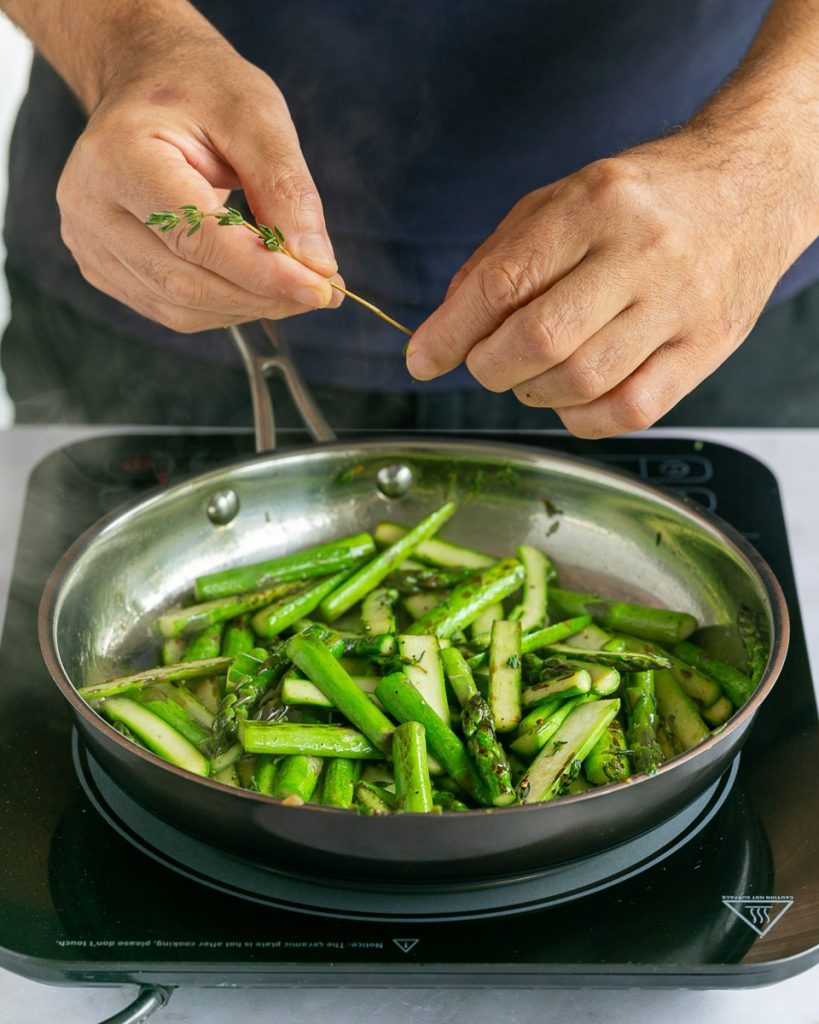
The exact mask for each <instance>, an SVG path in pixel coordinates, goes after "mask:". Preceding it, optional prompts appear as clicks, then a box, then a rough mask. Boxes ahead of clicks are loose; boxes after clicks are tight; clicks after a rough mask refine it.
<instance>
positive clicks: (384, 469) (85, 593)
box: [39, 333, 788, 879]
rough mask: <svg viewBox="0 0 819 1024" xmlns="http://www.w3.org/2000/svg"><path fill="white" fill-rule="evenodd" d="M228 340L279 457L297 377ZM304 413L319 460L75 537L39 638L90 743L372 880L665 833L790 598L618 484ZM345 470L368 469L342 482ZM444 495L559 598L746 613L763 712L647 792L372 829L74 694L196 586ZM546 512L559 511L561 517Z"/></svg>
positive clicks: (256, 854) (531, 456) (152, 804)
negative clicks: (160, 742)
mask: <svg viewBox="0 0 819 1024" xmlns="http://www.w3.org/2000/svg"><path fill="white" fill-rule="evenodd" d="M237 342H238V343H239V345H240V349H241V351H242V353H243V357H244V358H245V361H246V365H247V367H248V370H249V372H250V375H251V380H252V382H253V396H254V409H255V418H256V426H257V431H258V443H259V445H260V446H261V447H262V448H264V447H268V446H271V444H272V440H273V416H272V409H271V408H270V401H269V397H268V395H267V392H266V388H265V385H264V380H263V378H264V376H265V374H267V373H269V372H272V371H273V370H274V369H278V370H282V371H283V372H284V373H285V375H286V376H289V377H290V378H291V384H293V382H294V371H293V369H292V366H291V364H290V363H289V361H288V359H287V356H286V353H283V352H281V351H280V350H276V349H274V348H272V347H271V346H270V344H269V343H268V342H265V341H263V340H261V339H260V338H259V337H257V336H253V335H252V334H250V333H245V334H244V336H243V335H242V334H239V335H238V337H237ZM295 398H296V401H297V404H299V406H300V407H301V409H302V411H303V413H305V414H306V417H307V421H308V423H309V424H310V426H311V430H312V432H313V434H314V436H317V437H318V438H321V439H322V440H323V441H324V443H321V444H318V445H316V446H315V447H311V448H308V449H304V450H298V451H286V452H282V453H279V454H274V453H270V452H265V453H263V454H260V455H258V456H256V457H254V458H251V459H248V460H245V461H243V462H240V463H235V464H232V465H229V466H226V467H225V468H222V469H217V470H214V471H211V472H208V473H205V474H202V475H200V476H197V477H195V478H193V479H191V480H188V481H186V482H182V483H179V484H177V485H175V486H173V487H170V488H167V489H164V490H160V491H157V492H155V493H154V494H152V495H151V496H149V497H147V498H143V499H141V500H140V501H138V502H136V503H132V504H130V505H128V506H125V507H124V508H122V509H120V510H118V511H116V512H114V513H113V514H111V515H109V516H107V517H106V518H104V519H103V520H101V521H100V522H99V523H97V524H96V525H95V526H94V527H92V528H91V529H90V530H89V531H87V532H86V533H85V534H83V536H81V537H80V538H79V539H78V540H77V541H76V542H75V543H74V544H73V545H72V547H71V548H70V549H69V550H68V551H67V552H66V554H65V555H64V556H63V558H62V559H61V561H60V563H59V564H58V565H57V567H56V568H55V570H54V572H53V574H52V575H51V577H50V579H49V581H48V585H47V587H46V590H45V593H44V595H43V599H42V603H41V607H40V620H39V628H40V641H41V646H42V650H43V654H44V657H45V660H46V662H47V664H48V668H49V671H50V672H51V675H52V676H53V678H54V680H55V682H56V684H57V686H58V687H59V688H60V690H61V691H62V693H63V695H64V696H65V698H66V699H67V700H68V701H69V703H70V704H71V707H72V709H73V711H74V714H75V716H76V721H77V727H78V729H79V730H80V732H81V734H82V736H83V738H84V740H85V741H86V743H87V744H88V745H89V747H90V748H91V749H92V751H93V752H94V754H95V755H96V757H97V758H98V759H99V761H100V762H101V763H102V764H103V765H104V766H105V768H106V770H107V771H108V772H110V774H111V775H112V776H113V777H114V778H115V779H116V781H117V782H118V783H119V784H120V785H121V786H123V787H125V789H126V790H127V791H128V792H130V793H131V794H132V795H133V796H134V797H135V798H136V799H137V800H138V801H140V802H141V803H142V804H144V805H145V806H146V807H148V808H149V809H150V810H152V811H153V812H154V813H156V814H157V815H159V816H161V817H162V818H164V819H166V820H168V821H170V822H172V823H174V824H176V825H178V826H180V827H181V828H183V829H185V830H187V831H189V832H191V833H194V834H196V835H198V836H202V837H205V838H206V839H208V840H210V841H211V842H213V843H215V844H217V845H219V846H222V847H226V848H228V849H230V850H233V851H238V852H240V853H242V854H243V855H246V856H249V857H252V858H254V859H256V860H258V861H262V862H267V863H271V864H277V865H290V866H293V867H297V868H299V869H302V870H303V869H307V870H311V871H316V872H324V873H327V874H329V875H346V876H354V877H355V876H358V877H363V878H368V879H375V878H378V877H392V878H396V877H404V878H421V877H427V878H445V877H458V878H461V879H463V878H477V877H487V876H494V875H504V874H511V873H518V872H522V871H530V870H536V869H538V868H542V867H544V866H546V865H549V864H554V863H557V862H563V861H566V860H569V859H572V858H576V857H580V856H584V855H587V854H590V853H592V852H595V851H599V850H603V849H605V848H607V847H610V846H613V845H615V844H617V843H619V842H622V841H624V840H626V839H628V838H631V837H633V836H635V835H638V834H640V833H642V832H644V831H646V830H648V829H650V828H652V827H653V826H655V825H657V824H659V823H660V822H662V821H664V820H666V819H667V818H669V817H670V816H671V815H673V814H674V813H675V812H677V811H678V810H680V809H681V808H682V807H684V806H686V805H687V804H689V803H690V802H691V801H692V800H694V799H695V798H696V797H697V795H698V794H700V793H701V792H702V791H703V790H704V789H705V788H706V787H707V786H709V785H710V784H711V783H712V782H713V781H715V780H716V779H717V778H718V777H719V776H720V774H721V773H722V772H723V771H725V769H726V767H727V766H728V764H729V763H730V762H731V760H732V759H733V758H734V757H735V756H736V754H737V752H738V751H739V748H740V746H741V744H742V743H743V741H744V739H745V738H746V736H747V734H748V730H749V729H750V727H751V724H752V722H753V719H754V716H755V715H756V713H757V711H758V710H759V707H760V704H761V703H762V701H763V700H764V699H765V697H766V696H767V694H768V693H769V691H770V689H771V687H772V686H773V684H774V682H775V680H776V678H777V676H778V674H779V671H780V669H781V666H782V663H783V660H784V657H785V652H786V649H787V642H788V615H787V609H786V607H785V604H784V600H783V596H782V592H781V590H780V587H779V585H778V583H777V581H776V579H775V578H774V577H773V574H772V573H771V571H770V569H769V568H768V566H767V565H766V564H765V562H764V561H763V560H762V558H761V557H760V556H759V554H758V553H757V552H756V551H755V550H754V549H753V548H752V547H751V546H750V545H749V544H748V543H747V542H746V541H745V540H744V539H743V538H742V537H741V536H740V535H739V534H737V533H736V532H735V531H734V530H733V529H732V528H731V527H730V526H728V525H727V524H726V523H724V522H722V521H720V520H719V519H717V518H716V517H715V516H713V515H710V514H708V513H706V512H704V511H703V510H702V509H700V508H699V507H695V506H694V505H692V504H689V503H687V502H685V501H682V500H680V499H679V498H676V497H673V496H670V495H668V494H666V493H664V492H662V491H660V490H657V489H654V488H652V487H649V486H647V485H645V484H643V483H640V482H638V481H636V480H634V479H632V478H631V477H628V476H626V475H624V474H621V473H618V472H613V471H611V470H608V469H603V468H600V467H599V466H597V465H595V464H593V463H589V462H584V461H582V460H578V459H572V458H568V457H565V456H562V455H556V454H552V453H550V452H548V451H545V450H541V449H535V448H525V447H517V446H512V445H505V444H486V443H483V442H480V443H478V442H467V441H460V440H456V439H453V440H451V441H450V440H446V441H441V440H433V441H426V440H414V439H411V438H410V439H400V440H363V441H360V442H356V443H342V442H332V441H328V438H329V437H330V436H331V432H330V431H329V428H328V427H327V424H326V423H325V422H324V421H323V419H322V417H321V416H320V414H319V413H318V410H316V409H315V407H314V406H313V405H312V403H311V400H310V397H309V394H308V393H307V391H306V389H304V388H303V386H302V385H301V383H300V382H299V381H298V379H297V378H296V379H295ZM477 400H479V399H477ZM352 466H360V467H361V469H360V471H358V472H357V473H356V474H353V475H349V474H347V475H344V470H347V469H349V468H350V467H352ZM342 479H343V480H346V481H347V482H341V480H342ZM453 497H454V498H455V499H456V500H458V501H459V502H460V506H461V507H460V510H459V511H458V513H457V515H456V517H455V519H454V520H453V521H452V522H451V524H449V526H448V527H447V529H446V531H445V532H444V534H443V536H449V537H452V538H454V539H457V540H460V541H461V542H463V543H466V544H469V545H472V546H474V547H476V548H480V549H483V550H486V551H489V552H493V553H495V554H497V555H501V554H508V553H510V552H513V551H514V549H515V547H516V546H517V545H518V544H520V543H522V542H526V543H529V544H534V545H542V546H545V547H546V549H547V550H548V551H549V552H550V554H552V555H553V556H554V559H555V562H556V564H557V566H558V569H559V570H560V574H561V579H562V580H563V581H564V583H565V585H567V586H570V587H576V588H578V589H592V590H593V589H598V588H599V590H600V591H601V592H604V593H607V594H612V595H615V596H619V597H622V598H625V599H638V600H643V601H657V602H659V603H662V604H665V605H668V606H670V607H673V608H679V609H683V610H686V611H690V612H692V613H693V614H694V615H696V616H697V618H698V619H699V620H700V622H702V623H705V624H730V623H733V622H734V621H735V619H736V614H737V611H738V609H739V608H740V606H741V605H747V606H748V607H750V608H751V609H752V610H754V611H756V612H759V613H761V614H762V615H763V617H764V618H765V620H766V621H767V623H768V625H769V628H770V633H771V637H772V641H771V650H770V657H769V661H768V666H767V669H766V672H765V675H764V677H763V679H762V681H761V683H760V685H759V687H758V689H757V691H756V693H755V694H754V696H753V698H752V699H751V700H750V701H749V702H748V703H747V704H746V705H745V707H743V708H742V709H741V710H740V711H739V712H738V713H737V714H736V715H735V716H734V718H733V719H732V720H731V721H730V722H729V723H728V725H727V726H726V727H725V728H724V729H723V730H722V731H721V732H719V733H718V734H717V735H713V736H711V738H709V739H708V740H707V741H706V742H705V743H703V744H701V745H700V746H699V747H697V748H695V749H694V750H691V751H689V752H687V753H686V754H684V755H682V756H680V757H678V758H676V759H674V761H673V762H671V763H670V764H669V765H668V766H667V767H665V768H663V769H662V770H661V771H660V772H659V773H658V774H657V775H655V776H654V777H652V778H645V777H639V778H637V779H635V780H634V781H632V782H628V783H620V784H617V785H613V786H608V787H606V788H605V789H600V790H592V791H589V792H587V793H583V794H580V795H576V796H571V797H567V798H563V799H561V800H558V801H555V802H552V803H547V804H543V805H533V806H526V807H512V808H507V809H503V810H494V811H493V812H492V813H486V812H484V811H472V812H468V813H460V814H451V815H441V816H417V815H396V816H390V817H386V818H367V817H361V816H357V815H355V814H352V813H349V812H345V811H339V810H335V809H331V808H323V807H318V806H312V805H308V806H306V807H299V808H294V807H287V806H282V805H281V804H279V803H278V802H277V801H274V800H271V799H269V798H266V797H263V796H260V795H258V794H255V793H251V792H246V791H241V790H236V789H235V788H231V787H229V786H226V785H223V784H222V783H219V782H216V781H213V780H210V779H200V778H198V777H194V776H192V775H189V774H187V773H186V772H183V771H181V770H179V769H177V768H175V767H173V766H171V765H169V764H167V763H166V762H165V761H163V760H161V759H160V758H158V757H156V756H154V755H153V754H151V753H149V752H146V751H144V750H141V749H138V748H136V747H134V746H133V745H131V744H130V743H128V742H127V741H126V740H124V739H123V738H122V736H120V735H119V734H118V733H117V732H116V731H115V730H114V729H112V728H111V727H110V725H108V724H107V723H106V722H105V721H103V720H102V719H101V718H100V717H99V716H98V715H97V714H96V713H95V712H94V711H92V710H91V709H90V708H89V707H88V706H87V705H86V704H85V703H84V702H83V701H82V700H81V699H80V697H79V696H78V695H77V693H76V690H75V686H81V685H86V684H89V683H93V682H96V681H100V680H102V679H104V678H106V677H107V676H110V675H112V674H114V673H115V672H116V671H117V670H118V668H119V667H120V666H121V659H122V657H123V655H124V654H128V653H131V652H133V651H134V650H138V649H140V648H143V647H145V646H146V645H148V644H150V643H151V642H152V640H153V641H154V642H155V640H156V638H155V636H154V634H153V623H154V620H155V619H156V616H157V614H158V613H159V612H160V611H161V610H162V609H164V608H165V607H167V606H168V605H170V604H172V603H173V602H175V601H176V600H177V599H178V598H179V597H180V595H181V594H183V593H184V592H185V591H186V590H187V589H188V588H189V587H190V586H191V583H192V581H193V578H194V577H195V576H197V575H200V574H203V573H207V572H212V571H216V570H218V569H221V568H224V567H227V566H229V565H234V564H238V563H242V562H250V561H255V560H259V559H262V558H268V557H272V556H275V555H276V554H279V553H282V552H286V551H290V550H293V549H295V548H299V547H304V546H307V545H310V544H313V543H316V542H318V541H319V540H324V539H327V538H330V537H334V536H341V535H344V534H348V533H353V532H357V531H359V530H363V529H368V528H371V527H373V526H374V525H375V524H376V523H377V522H378V521H379V520H381V519H385V518H386V519H395V520H399V521H406V522H412V521H414V520H417V519H418V518H420V517H421V516H423V515H424V514H426V513H427V512H429V511H431V510H432V509H433V508H434V507H435V506H437V505H439V504H440V503H441V502H442V501H443V500H445V499H449V498H453ZM544 498H548V500H549V501H548V503H546V502H544ZM547 504H548V505H550V508H547ZM554 508H557V509H559V510H560V513H559V514H557V515H555V514H551V515H550V509H552V510H553V509H554ZM555 523H557V524H558V528H557V530H555V531H554V532H553V533H552V534H551V535H550V533H549V531H550V528H551V529H553V527H554V524H555Z"/></svg>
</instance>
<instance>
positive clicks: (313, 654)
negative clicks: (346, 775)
mask: <svg viewBox="0 0 819 1024" xmlns="http://www.w3.org/2000/svg"><path fill="white" fill-rule="evenodd" d="M287 654H288V656H289V657H290V659H291V660H292V661H293V662H294V663H295V664H296V665H297V666H298V667H299V668H300V669H301V670H302V672H304V674H305V675H306V676H307V678H308V679H310V680H311V681H312V682H314V683H315V684H316V686H317V687H318V688H319V689H320V690H321V691H322V693H324V694H325V696H327V697H329V699H330V700H331V701H332V702H333V704H334V705H335V706H336V707H337V708H338V710H339V711H340V712H341V713H342V715H344V717H345V718H347V719H348V720H349V721H350V722H352V724H353V725H354V726H355V727H356V728H357V729H360V730H361V731H362V732H363V733H364V735H365V736H367V737H368V738H369V739H370V740H371V741H372V743H373V744H374V745H375V746H376V747H378V749H379V750H381V751H383V752H384V753H385V754H387V755H388V756H389V754H390V751H391V747H392V736H393V732H394V730H395V727H394V726H393V724H392V722H390V720H389V719H388V718H387V717H386V716H385V715H384V714H383V712H381V711H379V709H378V708H377V707H376V706H375V705H374V704H373V702H372V701H371V700H370V699H369V697H368V696H367V695H366V694H364V693H362V692H361V690H360V689H359V688H358V687H357V686H356V684H355V683H354V682H353V680H352V679H351V678H350V676H349V675H348V674H347V673H346V672H345V671H344V669H343V668H342V667H341V665H339V663H338V661H337V660H336V659H335V658H334V657H333V655H332V653H331V652H330V651H329V650H328V649H327V647H326V646H325V645H324V644H323V643H322V642H321V641H320V640H317V639H316V638H315V637H311V636H306V635H304V634H299V635H298V636H294V637H292V638H291V639H290V640H289V641H288V642H287ZM377 693H378V690H376V694H377ZM380 699H381V698H380V696H379V700H380ZM382 703H383V701H382Z"/></svg>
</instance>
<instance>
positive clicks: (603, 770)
mask: <svg viewBox="0 0 819 1024" xmlns="http://www.w3.org/2000/svg"><path fill="white" fill-rule="evenodd" d="M583 772H584V773H585V776H586V778H587V779H588V780H589V782H591V783H594V785H596V786H605V785H607V784H608V783H609V782H623V781H624V780H625V779H628V778H629V777H630V776H631V766H630V764H629V761H628V756H627V754H626V737H625V733H624V732H623V727H622V725H621V724H620V720H619V719H617V718H614V719H612V721H611V722H609V727H608V729H607V730H606V731H605V732H604V733H603V734H602V736H601V737H600V739H599V740H598V741H597V743H595V745H594V746H593V747H592V749H591V751H590V752H589V756H588V757H587V758H586V760H585V761H584V762H583Z"/></svg>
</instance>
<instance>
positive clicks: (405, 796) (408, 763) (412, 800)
mask: <svg viewBox="0 0 819 1024" xmlns="http://www.w3.org/2000/svg"><path fill="white" fill-rule="evenodd" d="M392 762H393V768H394V770H395V795H396V810H397V811H406V812H411V813H419V814H428V813H429V812H430V811H431V810H432V785H431V783H430V781H429V765H428V763H427V744H426V733H425V730H424V727H423V725H420V724H419V723H418V722H404V723H402V724H401V725H399V726H398V728H397V729H396V730H395V735H394V737H393V741H392Z"/></svg>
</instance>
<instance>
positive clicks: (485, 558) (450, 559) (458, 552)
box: [374, 523, 497, 569]
mask: <svg viewBox="0 0 819 1024" xmlns="http://www.w3.org/2000/svg"><path fill="white" fill-rule="evenodd" d="M407 532H408V530H407V527H406V526H399V525H398V524H397V523H379V524H378V526H377V527H376V529H375V534H374V536H375V542H376V544H378V546H379V547H388V546H389V545H391V544H395V543H396V541H398V540H401V538H402V537H404V536H406V534H407ZM413 558H415V559H417V560H418V561H419V562H425V563H427V564H428V565H437V566H440V567H441V568H444V569H457V568H466V569H488V568H489V566H490V565H493V564H494V563H495V562H496V561H497V559H496V558H493V557H492V555H487V554H484V553H483V552H482V551H474V550H473V549H472V548H465V547H462V546H461V545H460V544H452V543H450V542H449V541H445V540H439V539H438V538H437V537H436V538H435V539H434V540H432V539H430V540H425V541H423V542H422V543H421V544H419V545H418V547H417V548H416V549H415V551H414V552H413Z"/></svg>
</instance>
